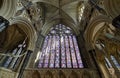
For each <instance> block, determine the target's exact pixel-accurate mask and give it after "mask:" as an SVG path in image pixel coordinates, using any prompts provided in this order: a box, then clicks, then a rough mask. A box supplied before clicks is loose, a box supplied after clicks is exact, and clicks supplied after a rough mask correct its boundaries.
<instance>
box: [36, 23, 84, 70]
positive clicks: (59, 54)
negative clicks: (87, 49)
mask: <svg viewBox="0 0 120 78" xmlns="http://www.w3.org/2000/svg"><path fill="white" fill-rule="evenodd" d="M38 67H39V68H42V67H43V68H83V67H84V66H83V63H82V60H81V56H80V51H79V48H78V45H77V40H76V37H75V36H74V35H73V34H72V32H71V29H70V28H69V27H66V26H65V25H62V24H58V25H56V26H55V27H53V28H51V31H50V33H49V34H48V35H47V36H46V38H45V40H44V44H43V47H42V54H41V56H40V60H39V65H38Z"/></svg>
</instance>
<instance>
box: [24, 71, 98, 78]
mask: <svg viewBox="0 0 120 78" xmlns="http://www.w3.org/2000/svg"><path fill="white" fill-rule="evenodd" d="M91 77H92V78H100V76H99V74H98V72H97V71H96V70H92V69H91V70H89V69H40V70H33V69H31V70H27V69H26V70H25V71H24V74H23V78H91Z"/></svg>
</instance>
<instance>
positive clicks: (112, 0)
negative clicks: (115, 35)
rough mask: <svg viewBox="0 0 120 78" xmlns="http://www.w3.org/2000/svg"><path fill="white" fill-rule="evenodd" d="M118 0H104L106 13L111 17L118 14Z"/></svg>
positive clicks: (119, 2)
mask: <svg viewBox="0 0 120 78" xmlns="http://www.w3.org/2000/svg"><path fill="white" fill-rule="evenodd" d="M118 4H120V0H104V6H105V8H106V10H107V13H108V14H109V15H110V16H112V17H113V18H114V17H116V16H118V15H119V14H120V5H118Z"/></svg>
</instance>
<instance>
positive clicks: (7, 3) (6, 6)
mask: <svg viewBox="0 0 120 78" xmlns="http://www.w3.org/2000/svg"><path fill="white" fill-rule="evenodd" d="M1 1H2V3H1V6H0V16H3V17H5V18H6V19H9V18H11V17H12V16H14V14H15V10H16V7H17V6H16V4H17V0H1Z"/></svg>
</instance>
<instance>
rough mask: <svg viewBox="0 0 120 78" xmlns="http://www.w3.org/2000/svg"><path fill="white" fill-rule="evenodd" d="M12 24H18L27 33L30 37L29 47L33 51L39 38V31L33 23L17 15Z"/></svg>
mask: <svg viewBox="0 0 120 78" xmlns="http://www.w3.org/2000/svg"><path fill="white" fill-rule="evenodd" d="M10 24H11V25H13V24H17V26H18V27H19V28H20V29H21V30H22V31H23V32H24V33H25V34H26V36H27V37H28V40H29V42H28V48H27V49H29V50H31V51H33V50H34V48H35V42H36V40H37V33H36V31H35V29H34V27H33V25H32V24H31V23H30V22H29V21H28V19H26V18H21V17H15V18H13V19H12V20H10Z"/></svg>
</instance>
